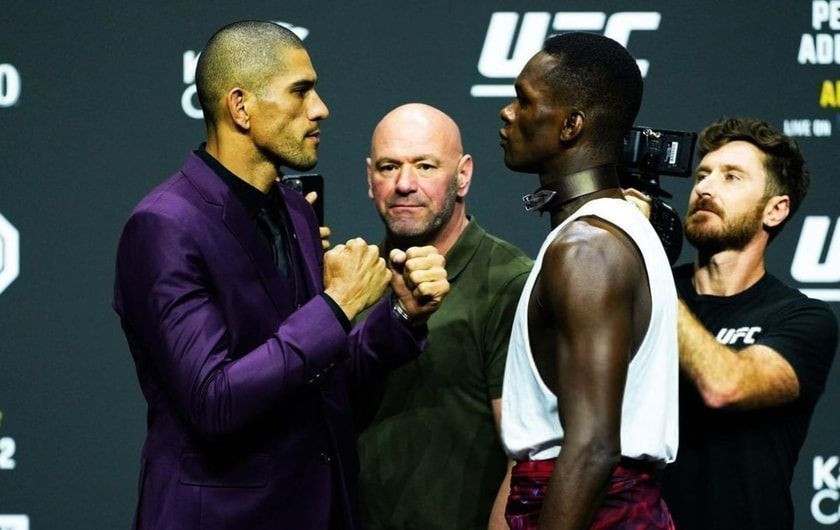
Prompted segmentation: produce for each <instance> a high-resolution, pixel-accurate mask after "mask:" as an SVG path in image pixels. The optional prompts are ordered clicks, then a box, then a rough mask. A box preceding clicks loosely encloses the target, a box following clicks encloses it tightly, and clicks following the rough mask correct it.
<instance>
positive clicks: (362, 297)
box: [324, 237, 392, 320]
mask: <svg viewBox="0 0 840 530" xmlns="http://www.w3.org/2000/svg"><path fill="white" fill-rule="evenodd" d="M391 276H392V275H391V271H390V270H388V267H386V266H385V260H384V259H382V258H381V257H379V248H378V247H377V246H376V245H368V244H367V243H365V240H364V239H362V238H360V237H357V238H355V239H351V240H350V241H348V242H347V243H345V244H344V245H337V246H336V247H335V248H333V249H332V250H329V251H327V252H326V253H324V291H325V292H326V293H327V294H328V295H329V296H330V298H332V299H333V300H335V302H336V303H337V304H338V305H339V307H341V309H342V310H343V311H344V314H345V315H347V318H348V319H349V320H353V317H355V316H356V315H357V314H358V313H359V312H361V311H362V310H363V309H365V308H366V307H368V306H369V305H371V304H373V303H374V302H376V301H377V300H379V299H380V298H381V297H382V293H383V292H385V287H387V286H388V281H389V280H391Z"/></svg>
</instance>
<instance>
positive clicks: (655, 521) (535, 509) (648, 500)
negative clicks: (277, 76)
mask: <svg viewBox="0 0 840 530" xmlns="http://www.w3.org/2000/svg"><path fill="white" fill-rule="evenodd" d="M553 470H554V459H552V460H533V461H528V462H519V463H517V464H516V465H515V466H513V472H512V473H511V478H510V495H509V496H508V501H507V507H506V508H505V519H506V520H507V523H508V525H509V526H510V528H511V530H535V529H536V528H537V520H538V519H539V517H540V509H541V508H542V503H543V499H544V498H545V492H546V489H547V487H548V479H549V477H551V472H552V471H553ZM590 528H591V529H595V530H600V529H602V528H613V529H616V528H617V529H624V530H641V529H648V528H652V529H666V530H673V529H674V521H673V520H672V519H671V514H670V512H668V507H667V506H666V505H665V501H663V500H662V496H661V494H660V488H659V480H658V479H657V478H656V474H655V472H654V468H653V466H652V465H649V464H645V463H639V462H635V461H626V460H622V461H621V464H620V465H619V466H618V467H616V468H615V471H614V472H613V474H612V477H610V483H609V488H608V490H607V493H606V495H604V500H603V502H602V503H601V507H600V508H599V509H598V512H597V513H596V514H595V518H594V519H593V520H592V525H591V526H590Z"/></svg>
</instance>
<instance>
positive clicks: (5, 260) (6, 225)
mask: <svg viewBox="0 0 840 530" xmlns="http://www.w3.org/2000/svg"><path fill="white" fill-rule="evenodd" d="M19 272H20V233H19V232H18V231H17V228H15V227H14V225H12V223H10V222H9V221H7V220H6V218H5V217H3V215H2V214H0V293H2V292H3V291H5V290H6V287H8V286H9V285H10V284H11V283H12V282H13V281H15V278H17V277H18V273H19Z"/></svg>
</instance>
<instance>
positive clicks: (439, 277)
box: [389, 245, 449, 323]
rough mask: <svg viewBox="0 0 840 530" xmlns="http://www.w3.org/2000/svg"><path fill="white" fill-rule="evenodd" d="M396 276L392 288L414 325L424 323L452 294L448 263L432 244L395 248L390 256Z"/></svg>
mask: <svg viewBox="0 0 840 530" xmlns="http://www.w3.org/2000/svg"><path fill="white" fill-rule="evenodd" d="M389 259H390V262H391V268H392V269H393V275H392V278H391V289H392V290H393V291H394V295H395V296H396V297H397V302H398V303H399V304H400V306H401V307H402V309H403V310H404V311H405V312H406V314H407V315H408V317H409V319H411V321H412V322H413V323H422V322H425V321H426V320H427V319H428V318H429V316H431V314H432V313H434V312H435V311H436V310H437V308H438V307H439V306H440V302H441V300H443V297H444V296H446V293H448V292H449V281H447V279H446V269H445V268H444V267H445V265H446V260H445V259H444V258H443V256H441V255H440V253H439V252H438V251H437V249H436V248H435V247H433V246H431V245H429V246H425V247H411V248H409V249H407V250H406V251H405V252H403V251H402V250H399V249H394V250H392V251H391V254H390V255H389Z"/></svg>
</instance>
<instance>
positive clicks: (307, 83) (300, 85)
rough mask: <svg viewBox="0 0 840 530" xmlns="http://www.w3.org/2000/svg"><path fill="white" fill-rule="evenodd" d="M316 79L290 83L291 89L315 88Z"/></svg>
mask: <svg viewBox="0 0 840 530" xmlns="http://www.w3.org/2000/svg"><path fill="white" fill-rule="evenodd" d="M317 81H318V80H317V79H298V80H297V81H295V82H294V83H292V86H291V87H292V89H295V88H312V87H314V86H315V83H316V82H317Z"/></svg>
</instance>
